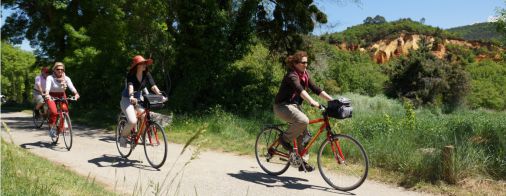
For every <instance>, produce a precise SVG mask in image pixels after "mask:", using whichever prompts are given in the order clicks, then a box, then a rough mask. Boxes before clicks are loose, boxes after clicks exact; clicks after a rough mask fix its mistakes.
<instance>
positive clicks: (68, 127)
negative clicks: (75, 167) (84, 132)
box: [61, 113, 73, 150]
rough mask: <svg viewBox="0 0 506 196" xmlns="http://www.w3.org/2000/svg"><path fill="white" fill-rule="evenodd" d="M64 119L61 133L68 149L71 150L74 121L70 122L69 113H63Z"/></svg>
mask: <svg viewBox="0 0 506 196" xmlns="http://www.w3.org/2000/svg"><path fill="white" fill-rule="evenodd" d="M62 116H63V119H64V120H63V121H62V126H61V134H62V135H63V141H64V142H65V147H66V148H67V150H70V148H72V137H73V135H72V123H71V122H70V117H69V116H68V114H67V113H64V114H63V115H62Z"/></svg>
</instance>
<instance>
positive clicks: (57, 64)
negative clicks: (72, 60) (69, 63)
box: [53, 62, 65, 71]
mask: <svg viewBox="0 0 506 196" xmlns="http://www.w3.org/2000/svg"><path fill="white" fill-rule="evenodd" d="M59 66H61V67H62V68H63V69H65V65H64V64H63V63H62V62H55V63H54V65H53V71H54V70H55V69H56V68H57V67H59Z"/></svg>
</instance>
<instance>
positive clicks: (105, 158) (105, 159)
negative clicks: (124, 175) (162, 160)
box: [88, 154, 159, 171]
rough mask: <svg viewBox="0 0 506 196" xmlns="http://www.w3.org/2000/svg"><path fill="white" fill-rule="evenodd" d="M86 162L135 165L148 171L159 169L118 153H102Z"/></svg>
mask: <svg viewBox="0 0 506 196" xmlns="http://www.w3.org/2000/svg"><path fill="white" fill-rule="evenodd" d="M88 163H93V164H95V165H96V166H97V167H118V168H124V167H135V168H139V169H144V170H150V171H159V170H158V169H155V168H152V167H150V166H146V165H143V164H142V161H138V160H129V159H127V158H123V157H121V156H118V155H107V154H103V155H102V156H101V157H97V158H93V159H90V160H88Z"/></svg>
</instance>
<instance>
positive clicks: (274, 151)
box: [255, 127, 290, 176]
mask: <svg viewBox="0 0 506 196" xmlns="http://www.w3.org/2000/svg"><path fill="white" fill-rule="evenodd" d="M282 133H283V132H282V131H281V130H280V129H279V128H277V127H267V128H265V129H263V130H262V131H260V133H259V134H258V136H257V140H256V142H255V157H256V159H257V162H258V165H260V167H261V168H262V170H264V171H265V172H266V173H267V174H270V175H275V176H277V175H281V174H283V173H285V171H286V170H287V169H288V166H290V162H289V161H288V160H289V158H288V157H289V152H288V151H287V150H285V149H284V148H283V146H281V144H279V142H278V138H279V136H280V135H281V134H282Z"/></svg>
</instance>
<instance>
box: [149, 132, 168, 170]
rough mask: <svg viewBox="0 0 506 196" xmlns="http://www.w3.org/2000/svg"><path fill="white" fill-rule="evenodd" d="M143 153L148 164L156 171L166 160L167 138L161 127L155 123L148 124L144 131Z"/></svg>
mask: <svg viewBox="0 0 506 196" xmlns="http://www.w3.org/2000/svg"><path fill="white" fill-rule="evenodd" d="M144 153H145V154H146V158H147V159H148V162H149V164H150V165H151V166H152V167H154V168H157V169H158V168H160V167H161V166H162V165H163V164H164V163H165V159H167V137H166V136H165V131H164V130H163V128H162V126H160V124H158V123H156V122H151V123H149V127H147V129H146V130H145V131H144Z"/></svg>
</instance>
